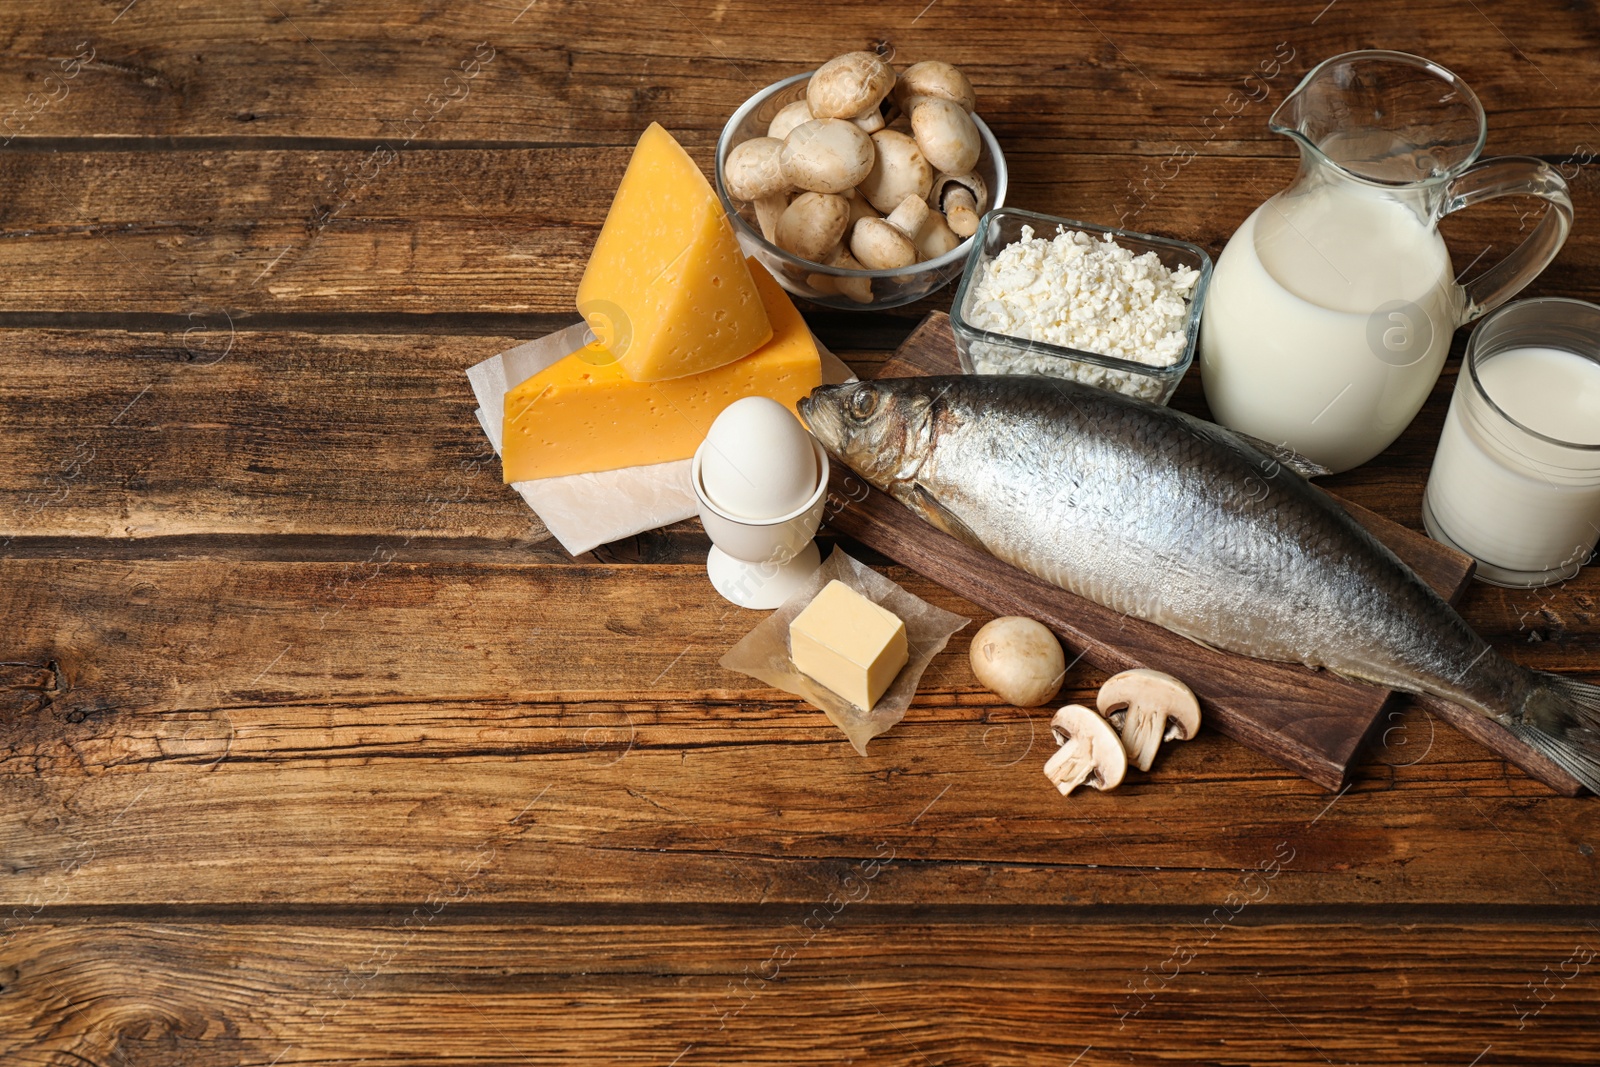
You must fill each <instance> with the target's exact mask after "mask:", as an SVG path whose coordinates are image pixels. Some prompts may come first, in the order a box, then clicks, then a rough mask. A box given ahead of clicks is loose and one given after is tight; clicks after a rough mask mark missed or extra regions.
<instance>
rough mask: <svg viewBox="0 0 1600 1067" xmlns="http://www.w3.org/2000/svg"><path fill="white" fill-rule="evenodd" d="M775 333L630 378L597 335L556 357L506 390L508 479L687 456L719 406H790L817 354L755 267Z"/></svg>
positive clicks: (784, 297)
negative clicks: (681, 371) (703, 367)
mask: <svg viewBox="0 0 1600 1067" xmlns="http://www.w3.org/2000/svg"><path fill="white" fill-rule="evenodd" d="M752 273H753V275H754V277H755V279H756V287H757V292H759V293H760V296H761V301H762V305H763V307H764V308H765V312H764V314H766V315H767V316H769V317H770V318H771V320H772V322H773V324H774V327H775V332H774V334H773V337H772V340H771V341H769V342H767V343H766V344H765V345H763V346H762V347H761V348H760V349H758V350H757V351H756V352H754V353H753V354H751V355H749V356H746V357H745V358H744V359H741V360H736V361H735V362H733V363H729V364H728V365H726V366H723V367H718V368H717V369H716V370H711V371H706V372H705V373H703V374H696V375H694V376H692V377H688V378H673V379H671V380H670V381H664V382H636V381H634V380H633V379H632V378H629V377H628V376H627V375H626V374H624V373H623V372H622V368H621V366H620V364H618V363H617V361H616V360H614V359H612V358H611V354H610V353H609V352H607V351H606V350H605V348H604V347H602V346H601V345H599V344H592V345H589V346H588V347H587V348H584V349H581V350H580V351H577V352H574V353H573V354H572V355H570V356H568V357H567V358H566V359H563V360H560V361H558V362H556V363H552V364H551V365H550V366H548V367H546V368H545V369H544V370H542V371H540V372H539V373H538V374H535V375H534V376H533V377H532V378H529V379H528V380H527V381H525V382H523V383H522V384H521V385H519V386H517V387H516V388H515V389H512V390H511V391H510V392H508V393H507V394H506V410H505V422H504V424H503V434H502V436H501V448H500V458H501V462H502V464H503V467H504V476H505V480H506V481H507V482H520V481H525V480H527V479H529V478H555V477H559V476H561V475H564V474H586V473H590V472H593V471H605V470H615V469H616V468H618V467H634V466H639V465H641V464H645V463H665V462H666V461H667V460H672V459H688V458H689V457H690V456H692V455H694V450H695V449H697V448H699V447H700V442H701V441H703V440H705V436H706V432H707V431H708V430H710V429H711V423H712V422H713V421H715V420H716V417H717V416H718V415H719V414H721V413H722V409H723V408H725V407H727V406H728V405H729V404H731V403H733V402H734V401H735V400H742V399H744V398H745V397H747V396H767V397H771V398H772V399H774V400H776V401H777V402H778V403H780V404H782V405H784V406H785V407H787V408H788V409H789V410H790V411H794V409H795V403H796V402H797V401H798V400H799V399H800V398H801V397H803V396H805V395H806V394H807V393H809V392H810V391H811V390H813V389H815V388H816V387H817V386H819V385H821V384H822V360H821V357H820V356H819V355H818V354H817V346H816V344H815V342H813V341H812V340H811V331H810V330H808V329H807V328H806V323H805V320H804V319H802V318H801V317H800V312H798V311H796V310H795V306H794V304H793V303H792V302H790V300H789V294H787V293H785V292H784V291H783V288H782V287H781V286H779V285H778V283H777V282H776V281H774V280H773V279H772V275H770V274H768V273H767V272H766V269H765V268H763V267H762V266H761V265H760V264H755V265H754V266H753V271H752Z"/></svg>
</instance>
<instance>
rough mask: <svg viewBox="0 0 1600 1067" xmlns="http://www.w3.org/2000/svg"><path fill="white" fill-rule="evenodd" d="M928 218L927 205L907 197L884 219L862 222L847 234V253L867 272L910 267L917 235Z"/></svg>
mask: <svg viewBox="0 0 1600 1067" xmlns="http://www.w3.org/2000/svg"><path fill="white" fill-rule="evenodd" d="M927 217H928V202H927V201H926V200H923V199H922V197H920V196H915V195H912V196H907V197H906V198H905V199H904V200H903V201H901V203H900V205H899V206H898V207H896V208H895V209H894V210H893V211H891V212H890V213H889V215H888V217H887V218H881V219H872V218H864V219H862V220H860V221H859V222H857V223H856V225H855V228H854V229H853V230H851V231H850V252H851V254H853V255H854V256H855V257H856V258H857V259H859V260H860V261H861V262H862V264H863V265H864V266H866V267H867V268H868V269H869V270H888V269H893V268H898V267H909V266H910V265H911V264H913V263H915V262H916V261H917V245H916V240H915V238H916V233H917V231H918V230H920V229H921V228H922V224H923V222H924V221H926V220H927Z"/></svg>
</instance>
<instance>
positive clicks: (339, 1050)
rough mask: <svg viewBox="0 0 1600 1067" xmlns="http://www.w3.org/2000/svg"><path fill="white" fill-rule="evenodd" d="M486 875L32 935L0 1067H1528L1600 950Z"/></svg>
mask: <svg viewBox="0 0 1600 1067" xmlns="http://www.w3.org/2000/svg"><path fill="white" fill-rule="evenodd" d="M493 862H494V861H493V859H492V857H490V858H487V859H485V860H482V861H478V863H481V864H483V865H484V867H483V869H482V870H480V872H479V873H477V874H473V873H471V872H473V871H474V870H479V868H478V866H477V864H469V865H468V866H467V867H466V868H464V869H463V870H462V871H458V872H454V873H453V874H452V875H450V876H447V877H446V878H445V879H444V880H443V881H442V882H441V883H440V884H438V885H425V884H422V885H415V886H412V887H410V888H411V889H412V892H413V893H414V894H415V901H416V904H415V906H414V907H409V908H408V909H406V911H405V913H403V914H397V915H394V916H392V917H383V918H380V919H378V920H376V921H374V920H371V919H368V920H365V921H363V920H360V919H358V920H355V921H351V920H348V919H340V920H337V921H336V924H333V925H321V924H315V923H310V922H304V921H302V922H290V921H286V920H276V921H265V922H258V923H256V922H248V921H246V922H239V921H231V922H230V921H220V922H219V921H210V922H194V921H189V920H183V919H179V920H176V921H161V922H144V923H140V922H131V921H115V920H98V919H97V920H91V921H87V922H77V923H55V922H48V921H40V922H36V923H34V924H32V925H30V926H29V927H27V928H25V929H23V930H21V931H20V932H19V933H17V934H16V935H15V936H14V938H13V939H12V940H11V943H10V944H8V945H6V946H5V947H4V949H0V952H3V956H0V973H3V974H4V975H5V993H4V996H3V997H0V1055H4V1057H5V1059H6V1062H7V1063H15V1064H19V1065H34V1064H40V1065H42V1064H46V1063H59V1062H67V1061H69V1060H70V1062H74V1063H95V1064H107V1065H116V1064H122V1063H138V1064H141V1065H143V1067H166V1065H172V1067H177V1065H180V1064H182V1065H193V1064H208V1065H210V1064H216V1065H224V1064H227V1065H233V1064H239V1063H253V1064H266V1063H278V1064H313V1063H315V1064H332V1063H336V1062H337V1063H343V1062H349V1061H350V1060H352V1059H359V1061H360V1062H362V1063H370V1064H381V1065H384V1067H402V1065H407V1067H420V1065H424V1064H428V1065H433V1064H439V1063H442V1062H445V1059H444V1058H442V1057H444V1056H445V1055H446V1054H447V1057H448V1060H449V1062H452V1063H468V1062H470V1063H518V1064H534V1063H538V1064H554V1063H573V1062H591V1061H596V1060H598V1059H600V1058H601V1056H600V1054H601V1052H602V1050H603V1056H604V1059H605V1060H606V1062H611V1063H624V1064H637V1065H654V1067H660V1065H662V1064H667V1063H678V1064H680V1065H682V1067H699V1065H704V1064H716V1063H735V1062H736V1063H749V1064H793V1063H796V1062H815V1061H818V1060H820V1059H822V1058H823V1057H824V1056H826V1057H827V1058H830V1059H831V1058H834V1057H837V1056H839V1055H841V1054H844V1055H849V1056H851V1057H853V1058H855V1059H856V1060H858V1061H862V1062H871V1063H873V1064H884V1065H905V1067H926V1065H927V1064H930V1063H938V1064H986V1065H1000V1064H1038V1063H1041V1062H1052V1063H1062V1064H1065V1063H1068V1062H1070V1061H1072V1060H1073V1058H1074V1057H1077V1058H1078V1059H1079V1061H1080V1062H1082V1063H1086V1064H1090V1063H1102V1064H1103V1063H1123V1062H1137V1063H1151V1064H1195V1063H1249V1064H1254V1065H1259V1067H1288V1065H1301V1064H1306V1063H1320V1062H1324V1061H1327V1062H1332V1063H1383V1064H1419V1065H1420V1064H1440V1063H1452V1064H1468V1063H1471V1062H1472V1061H1473V1060H1474V1059H1475V1058H1476V1059H1477V1060H1478V1061H1479V1062H1480V1063H1495V1064H1525V1065H1530V1067H1551V1065H1556V1064H1574V1065H1576V1064H1590V1063H1593V1062H1594V1055H1595V1053H1596V1051H1597V1050H1600V1044H1597V1037H1596V1034H1595V1030H1594V1026H1593V1019H1594V1013H1595V1012H1596V1010H1600V982H1597V981H1596V979H1595V975H1594V969H1595V966H1596V964H1595V958H1596V953H1597V952H1600V939H1597V936H1596V934H1595V932H1594V931H1593V930H1592V929H1590V928H1589V927H1588V926H1587V925H1584V924H1582V923H1580V922H1575V921H1567V922H1562V923H1559V924H1556V925H1551V926H1530V925H1515V924H1513V923H1510V922H1497V923H1489V924H1483V925H1464V924H1458V923H1448V922H1445V923H1441V922H1422V923H1417V924H1407V925H1404V926H1400V925H1386V926H1380V927H1366V926H1358V925H1354V924H1334V925H1315V924H1305V923H1295V922H1292V921H1289V922H1282V923H1281V924H1279V925H1272V926H1266V927H1262V926H1257V925H1254V923H1256V922H1257V921H1260V920H1259V917H1258V914H1256V912H1257V909H1250V908H1243V909H1242V911H1241V914H1240V915H1238V916H1237V917H1235V916H1233V915H1231V914H1229V911H1228V909H1218V914H1216V915H1210V916H1206V915H1196V916H1194V917H1193V918H1192V919H1190V920H1188V921H1168V922H1149V923H1144V924H1140V925H1100V924H1092V925H1090V924H1072V923H1062V922H1059V921H1054V920H1052V919H1049V918H1040V919H1038V920H1035V921H1026V920H1023V921H1017V920H1014V919H1013V920H1007V919H1004V918H1000V919H994V920H991V921H987V922H978V923H969V924H957V923H947V922H932V923H930V922H920V921H911V922H906V921H897V920H895V919H893V918H891V917H889V916H886V915H884V913H883V912H882V911H881V909H880V910H876V911H875V910H874V907H873V904H874V901H875V896H876V886H877V882H876V880H875V879H873V878H869V877H868V876H867V872H870V871H876V870H881V869H882V868H881V867H879V866H873V867H865V868H861V869H857V870H850V869H846V870H844V871H841V873H840V875H839V877H838V879H837V880H836V881H835V882H834V884H833V885H832V886H831V887H830V888H829V889H828V890H827V892H828V894H829V895H828V897H827V900H829V901H834V900H838V901H842V903H840V904H837V905H835V904H832V903H825V902H824V898H823V897H820V896H819V897H818V898H817V899H816V900H814V901H810V902H807V903H805V904H802V905H799V906H796V907H792V908H788V909H782V910H776V911H772V910H768V911H765V912H763V913H761V914H760V915H758V916H755V917H753V918H752V919H747V920H746V921H744V922H735V923H730V922H726V921H725V922H721V923H717V922H705V921H695V920H692V919H691V920H690V921H685V922H680V923H677V924H670V925H661V924H655V923H649V922H644V923H636V924H626V925H624V924H615V923H604V922H601V923H597V924H593V925H576V926H575V925H566V924H550V923H543V922H541V921H539V919H538V918H533V919H530V920H524V921H506V920H496V919H492V918H490V919H485V918H483V917H481V916H479V917H467V916H464V915H463V911H464V910H467V909H470V908H471V907H472V904H473V895H474V893H475V890H476V887H477V886H478V885H479V884H481V883H482V882H484V881H488V880H490V879H492V877H493V875H492V870H493ZM1256 884H1258V885H1261V886H1262V887H1263V888H1265V889H1267V890H1270V888H1271V883H1269V882H1265V881H1261V882H1258V883H1256ZM1254 892H1256V890H1254V889H1252V890H1249V891H1247V893H1252V894H1253V893H1254ZM834 894H837V895H834ZM850 896H860V897H861V898H862V899H861V900H860V901H857V902H854V903H851V902H849V901H848V898H849V897H850ZM1257 907H1258V909H1259V908H1261V907H1262V906H1261V905H1258V906H1257ZM1265 908H1266V910H1267V911H1269V912H1270V910H1271V908H1270V905H1268V906H1265ZM835 912H837V914H835ZM1268 921H1271V920H1268ZM1491 1049H1492V1052H1491V1051H1490V1050H1491Z"/></svg>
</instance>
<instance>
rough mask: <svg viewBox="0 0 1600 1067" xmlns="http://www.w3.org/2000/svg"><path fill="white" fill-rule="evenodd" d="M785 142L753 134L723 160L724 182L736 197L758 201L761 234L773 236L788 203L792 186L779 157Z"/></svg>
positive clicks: (757, 213)
mask: <svg viewBox="0 0 1600 1067" xmlns="http://www.w3.org/2000/svg"><path fill="white" fill-rule="evenodd" d="M782 153H783V142H782V141H780V140H778V139H777V138H775V137H752V138H750V139H749V140H748V141H743V142H741V143H739V144H737V145H734V147H733V150H732V151H731V152H729V153H728V158H727V159H725V160H723V163H722V183H723V184H724V185H725V186H727V188H728V195H729V196H731V197H733V198H734V199H735V200H748V201H750V202H751V203H753V204H754V205H755V209H756V221H757V223H758V224H759V225H760V227H761V235H762V236H763V237H765V238H766V239H767V240H769V241H771V240H773V234H774V230H775V227H776V226H777V221H778V217H779V216H780V215H782V214H783V210H784V208H785V207H787V206H788V204H789V193H790V191H791V186H790V185H789V182H788V180H787V179H785V178H784V176H783V166H782V164H781V163H780V159H779V157H780V156H781V155H782Z"/></svg>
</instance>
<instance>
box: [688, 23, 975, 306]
mask: <svg viewBox="0 0 1600 1067" xmlns="http://www.w3.org/2000/svg"><path fill="white" fill-rule="evenodd" d="M974 103H975V98H974V95H973V92H972V86H971V84H970V83H968V82H967V79H966V78H965V77H964V76H963V75H962V74H961V72H960V71H958V70H957V69H956V68H954V67H952V66H950V64H948V63H941V62H938V61H928V62H923V63H918V64H915V65H913V66H911V67H908V68H906V69H905V70H904V71H901V72H900V73H899V74H898V75H897V74H896V73H895V72H894V70H893V69H892V68H891V67H889V65H888V64H887V63H885V62H884V61H883V60H882V59H880V58H878V57H877V56H876V55H874V54H873V53H871V52H851V53H847V54H846V55H843V56H839V57H837V58H835V59H832V60H829V61H828V62H827V63H824V64H823V65H822V66H821V67H819V68H817V70H814V71H809V72H807V73H805V74H797V75H795V76H794V77H792V78H785V79H784V80H783V81H780V82H777V83H775V84H773V85H769V86H767V87H766V88H765V89H763V90H761V91H760V92H759V93H757V94H756V95H755V96H752V97H751V98H750V99H749V100H747V101H745V103H744V106H742V107H740V108H739V110H737V111H735V112H734V113H733V117H732V118H730V119H729V120H728V124H727V125H726V126H725V127H723V130H722V137H721V138H720V139H719V140H718V142H717V165H716V174H715V179H716V187H717V195H718V196H719V197H721V199H722V204H723V207H724V208H726V209H727V212H728V218H729V220H730V221H731V223H732V225H733V228H734V232H735V233H736V234H738V237H739V243H740V245H741V247H743V249H744V250H745V253H746V254H747V255H751V256H754V257H755V258H756V259H757V260H759V261H760V262H761V264H762V265H763V266H765V267H766V268H767V270H768V271H770V272H771V274H772V276H773V277H774V278H776V279H777V280H778V283H779V284H780V285H782V286H783V287H784V288H785V289H787V290H788V291H789V292H791V293H793V294H794V295H796V296H799V297H804V298H805V299H807V300H810V301H812V302H813V303H817V304H821V305H823V306H825V307H831V308H841V309H846V310H850V309H867V308H892V307H899V306H900V305H902V304H909V303H912V302H913V301H916V300H920V299H921V298H922V297H924V296H927V295H928V294H929V293H931V292H933V291H934V290H935V289H938V288H940V287H941V286H944V285H948V284H949V283H950V282H952V281H954V280H955V279H956V278H957V277H959V276H960V275H961V272H962V270H963V269H964V268H965V266H966V260H967V251H968V249H970V248H971V246H972V234H974V233H975V232H977V225H978V220H979V219H980V218H981V217H982V216H983V213H984V212H985V211H988V210H989V209H990V208H994V207H999V206H1000V205H1002V204H1004V203H1005V196H1006V164H1005V157H1004V156H1003V155H1002V154H1001V152H1000V146H999V144H998V143H996V141H995V138H994V134H993V133H991V132H990V130H989V127H988V126H987V125H985V124H984V121H983V120H982V119H981V118H979V117H978V116H977V115H975V114H972V107H973V105H974ZM813 107H816V108H817V109H818V110H820V111H823V112H824V113H826V114H828V115H829V116H835V115H836V116H847V117H838V118H835V117H829V118H824V119H818V118H815V117H813V114H812V108H813ZM941 165H942V167H941ZM942 168H948V169H942Z"/></svg>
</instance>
